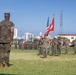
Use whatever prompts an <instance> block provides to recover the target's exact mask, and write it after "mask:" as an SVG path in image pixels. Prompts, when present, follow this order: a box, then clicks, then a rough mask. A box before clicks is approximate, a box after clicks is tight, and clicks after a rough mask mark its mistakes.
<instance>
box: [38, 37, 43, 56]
mask: <svg viewBox="0 0 76 75" xmlns="http://www.w3.org/2000/svg"><path fill="white" fill-rule="evenodd" d="M42 45H43V39H42V36H40V39H39V41H38V51H39V54H38V55H42V50H43V49H42Z"/></svg>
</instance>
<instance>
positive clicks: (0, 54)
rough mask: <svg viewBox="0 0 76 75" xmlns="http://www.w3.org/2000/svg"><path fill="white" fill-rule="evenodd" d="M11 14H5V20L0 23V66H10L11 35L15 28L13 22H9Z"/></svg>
mask: <svg viewBox="0 0 76 75" xmlns="http://www.w3.org/2000/svg"><path fill="white" fill-rule="evenodd" d="M6 17H7V19H6ZM9 17H10V14H9V13H5V20H3V21H2V22H0V66H1V67H5V66H7V67H8V65H9V54H10V47H11V42H12V40H13V35H12V34H11V32H12V29H13V28H14V24H13V22H11V21H9V19H8V18H9Z"/></svg>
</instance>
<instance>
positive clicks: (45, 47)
mask: <svg viewBox="0 0 76 75" xmlns="http://www.w3.org/2000/svg"><path fill="white" fill-rule="evenodd" d="M49 48H50V40H49V39H48V36H47V35H44V39H43V57H44V58H47V54H48V52H49Z"/></svg>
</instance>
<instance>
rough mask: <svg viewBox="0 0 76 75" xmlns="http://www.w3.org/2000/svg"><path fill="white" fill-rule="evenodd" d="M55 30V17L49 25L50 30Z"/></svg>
mask: <svg viewBox="0 0 76 75" xmlns="http://www.w3.org/2000/svg"><path fill="white" fill-rule="evenodd" d="M53 31H54V17H53V19H52V22H51V24H50V26H49V32H53Z"/></svg>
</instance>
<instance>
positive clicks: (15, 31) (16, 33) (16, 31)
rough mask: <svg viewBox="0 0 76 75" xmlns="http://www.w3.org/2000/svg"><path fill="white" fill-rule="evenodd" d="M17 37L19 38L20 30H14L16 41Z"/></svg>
mask: <svg viewBox="0 0 76 75" xmlns="http://www.w3.org/2000/svg"><path fill="white" fill-rule="evenodd" d="M17 36H18V30H17V29H16V28H15V29H14V39H15V38H17Z"/></svg>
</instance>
